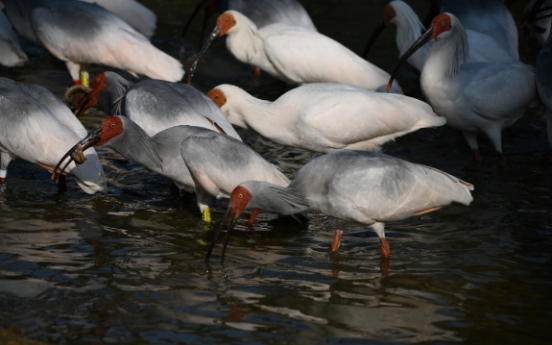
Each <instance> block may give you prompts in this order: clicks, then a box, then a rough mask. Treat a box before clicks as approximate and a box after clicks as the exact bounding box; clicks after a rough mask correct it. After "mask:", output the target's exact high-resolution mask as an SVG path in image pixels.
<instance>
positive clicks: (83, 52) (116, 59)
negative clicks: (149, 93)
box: [3, 0, 184, 84]
mask: <svg viewBox="0 0 552 345" xmlns="http://www.w3.org/2000/svg"><path fill="white" fill-rule="evenodd" d="M3 2H4V5H5V8H6V12H7V15H8V18H9V19H10V21H11V23H12V24H13V26H14V27H15V29H16V30H17V32H18V33H19V34H20V35H21V36H23V37H24V38H26V39H27V40H29V41H32V42H35V43H37V44H39V45H41V46H43V47H44V48H45V49H47V50H48V51H49V52H50V53H51V54H52V55H54V56H55V57H57V58H58V59H60V60H62V61H64V62H65V63H66V65H67V69H68V70H69V73H70V74H71V77H72V78H73V83H74V84H79V83H80V81H79V78H80V72H81V71H85V70H86V68H87V66H88V64H91V63H93V64H101V65H105V66H110V67H115V68H120V69H123V70H126V71H128V72H129V73H131V74H133V75H134V76H137V75H138V74H143V75H146V76H148V77H150V78H154V79H162V80H167V81H178V80H180V79H182V76H183V75H184V71H183V70H182V65H181V64H180V62H178V60H176V59H175V58H173V57H171V56H169V55H167V54H165V53H164V52H162V51H160V50H159V49H157V48H156V47H154V46H153V45H152V44H151V43H150V42H149V41H148V39H147V38H145V37H144V36H142V35H141V34H140V33H138V32H136V30H134V29H133V28H132V27H130V26H129V25H128V24H127V23H125V22H124V21H123V20H122V19H120V18H119V17H117V16H116V15H114V14H113V13H111V12H109V11H107V10H106V9H104V8H102V7H100V6H98V5H96V4H89V3H86V2H82V1H62V0H3Z"/></svg>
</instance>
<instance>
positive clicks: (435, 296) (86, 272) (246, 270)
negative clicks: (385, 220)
mask: <svg viewBox="0 0 552 345" xmlns="http://www.w3.org/2000/svg"><path fill="white" fill-rule="evenodd" d="M143 3H144V4H146V5H147V6H148V7H150V8H152V9H154V11H155V12H156V13H157V14H158V17H159V24H158V31H157V34H156V36H155V37H154V43H155V44H156V45H158V46H159V47H161V48H162V49H163V50H165V51H167V52H169V53H170V54H172V55H174V56H177V55H178V52H179V39H178V35H179V33H180V30H181V28H182V26H183V22H184V20H185V19H186V18H187V17H188V15H189V13H191V11H192V9H193V6H194V5H195V0H194V1H192V0H186V1H168V0H157V1H153V0H150V1H143ZM303 3H304V5H305V7H306V8H307V10H308V11H309V13H310V14H311V16H312V18H313V21H314V22H315V24H316V25H317V27H318V28H319V30H320V31H321V32H322V33H325V34H327V35H329V36H331V37H333V38H335V39H337V40H339V41H340V42H342V43H344V44H345V45H346V46H348V47H350V48H351V49H353V50H354V51H356V52H361V51H362V49H363V48H364V44H365V41H366V39H367V37H368V35H369V34H370V33H371V30H372V29H373V27H374V26H375V24H374V23H375V21H376V20H380V18H381V11H382V8H383V6H384V5H385V3H386V1H379V0H378V1H370V2H365V3H364V4H358V3H357V2H356V1H352V0H347V1H339V2H337V1H329V0H317V1H315V0H305V1H303ZM410 3H413V2H412V1H411V2H410ZM415 4H416V6H415V10H416V11H417V12H418V13H425V12H424V10H425V8H426V6H425V1H422V0H418V1H416V2H415ZM515 6H516V7H515V13H516V19H521V18H522V17H523V14H522V13H521V12H520V11H519V10H520V9H521V4H517V5H515ZM200 21H201V20H200V19H198V20H196V23H195V25H194V26H193V27H192V31H191V32H190V33H189V38H190V39H189V40H188V41H187V43H186V49H187V54H186V56H185V57H184V58H183V61H184V63H185V65H186V66H190V64H191V61H192V59H193V55H194V54H195V52H197V40H198V38H197V37H198V31H199V27H200ZM211 28H212V24H211V25H210V26H209V29H208V30H210V29H211ZM388 31H389V32H386V33H384V35H383V36H382V37H381V38H380V39H379V41H378V43H377V44H376V46H375V47H374V48H375V49H376V50H377V51H374V52H373V53H372V54H371V55H370V60H371V61H372V62H374V63H376V64H378V65H380V66H383V67H384V68H385V69H387V70H388V71H390V70H391V69H392V68H393V66H394V64H395V62H396V61H397V56H398V51H397V49H396V46H395V43H394V41H393V37H394V29H389V30H388ZM25 49H26V50H27V52H28V53H29V57H30V61H29V62H28V63H27V64H26V65H25V67H22V68H15V69H8V68H0V75H3V76H8V77H11V78H14V79H16V80H18V81H24V82H34V83H38V84H41V85H44V86H46V87H48V88H50V89H51V90H52V91H54V92H55V93H56V94H57V95H59V96H61V95H62V94H63V92H64V90H65V88H66V87H67V86H68V85H69V84H70V78H69V75H68V73H67V72H66V69H65V66H64V64H63V63H61V62H59V61H58V60H56V59H55V58H53V57H52V56H50V55H49V54H47V53H45V52H44V51H42V50H41V49H40V48H37V47H35V46H33V45H31V44H29V43H27V44H25ZM520 50H521V52H522V55H523V58H524V60H525V61H527V62H529V63H532V64H534V59H535V54H536V53H537V52H538V45H537V43H536V41H535V40H534V39H533V38H531V39H529V40H523V39H522V40H520ZM102 70H103V69H102V68H101V67H98V66H94V67H93V68H92V70H91V72H92V75H94V74H96V73H98V72H101V71H102ZM399 80H400V82H401V85H402V86H403V88H404V89H405V90H406V92H407V94H410V95H414V96H416V97H421V93H420V90H419V88H418V86H417V84H418V80H417V74H416V73H415V71H414V70H413V69H411V68H408V67H405V68H403V70H402V72H401V73H400V75H399ZM194 83H195V85H196V87H198V88H199V89H200V90H202V91H208V90H209V89H211V88H212V87H214V86H216V85H218V84H220V83H232V84H236V85H239V86H242V87H244V88H245V89H246V90H248V91H250V92H252V93H253V94H254V95H256V96H258V97H261V98H265V99H269V100H272V99H275V98H277V97H278V96H279V95H280V94H281V93H283V92H284V91H286V90H288V89H290V86H286V85H285V84H283V83H281V82H279V81H277V80H275V79H274V78H271V77H270V76H268V75H266V74H263V75H262V76H261V77H260V78H257V77H254V76H253V75H252V70H251V68H250V67H249V66H246V65H243V64H241V63H239V62H237V61H236V60H235V59H233V57H232V56H231V55H230V54H229V53H228V52H227V51H226V49H225V47H224V44H223V40H219V42H218V43H216V45H215V47H213V48H212V49H211V52H210V53H209V54H208V55H207V56H206V57H205V59H204V60H203V61H202V62H201V63H200V67H199V68H198V70H197V72H196V76H195V80H194ZM104 117H105V115H103V114H101V113H99V112H95V111H91V112H90V114H89V115H88V116H86V117H85V118H84V119H83V122H84V123H85V126H86V127H87V128H88V129H89V130H92V129H93V128H95V127H97V126H98V125H99V124H100V123H101V121H102V119H103V118H104ZM239 133H240V134H241V135H242V137H243V138H244V140H245V141H246V142H247V143H248V144H250V145H251V146H252V147H253V148H255V150H257V151H258V152H260V153H261V154H262V155H263V156H264V157H265V158H266V159H268V160H269V161H271V162H273V163H275V164H277V165H279V166H280V167H281V168H282V169H283V170H284V171H285V172H286V173H287V174H288V175H289V176H290V177H293V175H294V174H295V173H296V172H297V170H298V169H299V168H300V167H301V166H303V165H304V164H305V163H306V162H308V161H309V160H310V159H311V158H312V157H313V156H314V155H313V154H312V153H310V152H306V151H302V150H299V149H294V148H288V147H283V146H280V145H278V144H275V143H272V142H270V141H268V140H265V139H262V138H260V137H259V136H258V135H256V134H254V133H252V132H249V131H244V130H240V131H239ZM480 145H481V147H482V153H483V158H484V161H483V162H482V163H480V164H478V163H475V162H474V161H473V157H472V153H471V151H470V150H469V148H468V146H467V145H466V143H465V141H464V138H463V137H462V136H461V134H460V133H458V132H456V131H454V130H452V129H449V128H446V127H441V128H438V129H424V130H421V131H419V132H416V133H414V134H411V135H408V136H406V137H403V138H400V139H398V140H397V141H396V142H393V143H389V144H387V145H385V146H384V152H386V153H388V154H391V155H394V156H397V157H401V158H404V159H408V160H410V161H412V162H416V163H421V164H426V165H430V166H433V167H436V168H439V169H442V170H444V171H447V172H449V173H451V174H454V175H455V176H458V177H460V178H462V179H465V180H466V181H468V182H470V183H473V184H474V185H475V191H474V198H475V200H474V202H473V203H472V204H471V205H470V206H469V207H466V206H462V205H452V206H450V207H447V208H445V209H443V210H440V211H438V212H434V213H431V214H428V215H424V216H421V217H416V218H411V219H406V220H404V221H401V222H395V223H390V224H388V225H387V229H386V235H387V238H388V239H389V243H390V245H391V250H392V257H391V260H390V262H389V263H388V264H386V263H385V262H382V261H381V258H380V253H379V241H378V239H377V236H376V235H375V233H374V232H372V231H371V230H370V229H369V228H368V227H366V226H362V225H360V224H355V223H343V224H341V226H343V229H344V230H345V234H344V237H343V244H342V247H341V249H340V252H339V254H336V255H330V254H329V251H328V248H329V244H330V242H331V241H332V238H333V232H334V229H335V224H334V223H335V222H334V220H333V219H332V218H329V217H326V216H323V215H320V214H316V213H313V214H312V220H311V221H310V222H308V223H305V224H300V223H298V222H296V221H295V220H293V219H287V218H277V217H275V216H273V215H270V214H261V215H260V216H259V218H258V221H257V225H256V230H257V236H255V237H252V236H251V235H249V232H248V231H247V227H246V222H245V221H244V220H242V221H240V222H239V223H238V226H237V230H238V231H236V233H235V234H234V235H233V237H232V238H231V239H230V243H229V246H228V252H227V255H226V261H225V264H224V266H222V265H221V264H220V263H219V261H218V258H219V256H220V249H221V245H220V244H219V245H217V247H216V248H215V251H214V260H212V261H211V264H210V265H206V264H205V263H204V255H205V253H206V249H207V244H208V242H209V241H210V239H211V236H212V234H211V232H210V228H209V227H207V226H206V225H205V224H203V223H202V221H201V217H200V214H199V211H198V210H197V207H196V206H195V201H194V199H193V197H192V196H190V195H184V194H181V195H178V194H174V193H173V192H171V190H170V189H169V188H168V186H169V180H168V179H167V178H164V177H162V176H158V175H156V174H153V173H150V172H148V171H146V170H145V169H144V168H142V167H140V166H139V165H137V164H134V163H132V162H129V161H127V160H125V159H123V158H122V157H121V156H119V155H118V154H116V153H113V152H112V151H110V150H109V149H106V148H99V149H98V152H99V154H100V157H101V160H102V163H103V164H104V169H105V172H106V175H107V178H108V183H109V186H110V191H109V192H108V193H105V194H101V195H94V196H89V195H87V194H85V193H84V192H82V191H81V190H80V189H79V188H78V187H77V186H76V184H75V183H74V182H73V181H70V180H69V184H68V191H67V192H66V193H64V194H58V193H57V188H56V186H55V185H54V184H53V182H52V181H50V180H49V174H48V173H47V172H46V171H45V170H43V169H42V168H40V167H38V166H35V165H32V164H29V163H26V162H24V161H22V160H17V161H15V162H14V163H12V165H10V169H9V180H8V183H7V184H6V185H5V186H3V190H2V193H0V274H1V278H0V328H7V329H8V330H7V334H8V337H12V338H13V339H21V338H18V335H17V334H20V335H22V336H23V337H25V338H28V339H33V340H37V341H42V342H47V343H55V344H82V343H136V344H178V343H186V344H192V343H194V344H222V343H245V344H272V343H278V344H282V343H301V342H302V343H308V344H314V343H331V344H337V343H340V344H357V343H419V342H425V343H457V342H465V343H470V344H472V343H483V342H485V343H498V344H520V343H524V344H532V343H544V342H547V341H549V339H550V336H552V332H551V331H550V322H551V320H552V315H551V314H552V312H551V311H550V310H551V309H552V302H551V299H550V294H551V292H552V289H551V283H552V277H551V273H552V269H551V262H550V259H551V256H552V255H551V253H550V248H551V245H552V221H551V220H552V202H551V200H550V198H551V194H550V191H551V187H552V182H551V179H550V175H551V170H552V168H551V165H550V164H549V163H548V160H547V159H548V156H549V153H548V142H547V138H546V133H545V123H544V118H543V111H542V109H536V110H532V111H531V112H530V113H528V114H527V115H526V116H525V117H523V118H522V119H521V120H520V121H518V123H516V124H515V125H514V126H512V127H511V128H509V129H507V130H505V131H504V132H503V146H504V152H505V155H506V158H507V160H508V164H509V165H508V167H507V168H506V169H503V168H500V167H499V166H498V164H497V163H498V161H497V157H496V156H495V154H494V150H493V148H492V146H491V145H490V143H489V141H488V140H487V139H486V138H480ZM225 206H226V202H225V201H224V200H220V201H217V203H216V205H215V213H214V215H213V217H214V220H215V221H217V222H218V221H220V220H221V219H222V215H223V212H224V210H225ZM384 273H387V275H385V274H384ZM5 334H6V330H5V329H3V330H2V332H0V343H3V342H7V340H5V339H7V338H2V337H3V336H4V335H5Z"/></svg>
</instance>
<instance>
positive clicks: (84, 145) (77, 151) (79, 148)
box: [52, 127, 103, 183]
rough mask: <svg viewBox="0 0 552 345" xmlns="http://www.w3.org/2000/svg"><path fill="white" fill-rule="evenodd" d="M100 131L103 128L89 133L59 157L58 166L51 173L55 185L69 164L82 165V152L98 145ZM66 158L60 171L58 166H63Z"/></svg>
mask: <svg viewBox="0 0 552 345" xmlns="http://www.w3.org/2000/svg"><path fill="white" fill-rule="evenodd" d="M102 131H103V127H100V128H98V129H96V130H95V131H94V132H92V133H90V134H89V135H88V136H86V137H85V138H84V139H82V140H81V141H79V142H78V143H77V144H76V145H75V146H73V147H72V148H71V149H70V150H69V151H67V152H66V153H65V154H64V155H63V156H62V157H61V159H60V160H59V162H58V164H57V165H56V167H55V168H54V171H53V172H52V180H54V181H56V183H57V182H58V181H59V178H60V177H61V175H62V174H63V173H64V172H65V169H66V168H67V167H68V166H69V164H71V162H73V161H74V162H75V163H77V164H82V163H84V151H86V149H88V148H89V147H92V146H94V145H95V144H97V143H99V142H100V141H101V140H102ZM66 158H69V160H68V161H67V163H66V164H65V165H64V166H63V168H61V169H60V166H61V165H62V164H63V161H65V159H66Z"/></svg>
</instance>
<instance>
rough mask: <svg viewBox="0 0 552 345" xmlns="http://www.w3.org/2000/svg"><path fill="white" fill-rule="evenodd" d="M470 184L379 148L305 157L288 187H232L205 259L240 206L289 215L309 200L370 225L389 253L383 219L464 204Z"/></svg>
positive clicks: (317, 206)
mask: <svg viewBox="0 0 552 345" xmlns="http://www.w3.org/2000/svg"><path fill="white" fill-rule="evenodd" d="M472 190H473V185H471V184H469V183H467V182H464V181H462V180H460V179H458V178H456V177H454V176H451V175H449V174H447V173H444V172H442V171H440V170H437V169H434V168H430V167H427V166H423V165H418V164H413V163H409V162H406V161H403V160H401V159H398V158H394V157H390V156H387V155H384V154H381V153H375V152H366V151H351V150H342V151H337V152H333V153H330V154H327V155H324V156H320V157H317V158H315V159H313V160H312V161H310V162H309V163H307V164H306V165H305V166H304V167H303V168H302V169H301V170H299V172H298V173H297V176H296V177H295V179H294V180H293V181H292V182H291V183H290V185H289V187H287V188H283V187H278V186H273V185H270V184H268V183H266V182H259V181H247V182H244V183H242V184H240V185H239V186H238V187H237V188H236V189H234V191H233V192H232V195H231V196H230V204H229V206H228V211H227V212H226V216H225V220H224V221H223V222H222V223H221V226H220V227H218V229H217V231H216V233H215V236H214V238H213V242H212V243H211V246H210V248H209V251H208V253H207V260H208V259H209V256H210V254H211V251H212V248H213V247H214V244H215V242H216V240H217V237H218V235H219V233H220V230H221V229H222V224H224V223H228V224H229V228H228V234H227V239H226V241H225V242H226V243H227V241H228V236H229V234H230V232H231V230H232V227H233V225H234V223H235V221H236V220H237V218H238V217H239V216H240V215H241V214H242V212H243V211H244V210H246V209H252V208H256V209H260V210H262V211H268V212H274V213H278V214H282V215H289V214H294V213H299V212H304V211H306V210H307V209H308V208H309V205H310V208H311V209H312V210H315V211H318V212H321V213H323V214H326V215H329V216H332V217H336V218H339V219H343V220H346V221H356V222H360V223H364V224H368V225H370V226H371V227H372V229H373V230H374V231H375V232H376V234H377V235H378V237H379V239H380V242H381V248H380V251H381V254H382V256H384V257H389V255H390V247H389V243H388V242H387V240H386V239H385V231H384V223H387V222H391V221H398V220H401V219H404V218H408V217H411V216H415V215H421V214H425V213H428V212H432V211H436V210H438V209H440V208H442V207H443V206H446V205H448V204H450V203H452V202H458V203H461V204H464V205H469V204H470V202H471V201H472V200H473V198H472V195H471V193H470V191H472ZM304 200H306V201H307V202H305V201H304ZM226 243H225V247H226ZM222 260H224V249H223V256H222Z"/></svg>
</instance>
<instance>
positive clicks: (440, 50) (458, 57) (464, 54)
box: [422, 23, 469, 78]
mask: <svg viewBox="0 0 552 345" xmlns="http://www.w3.org/2000/svg"><path fill="white" fill-rule="evenodd" d="M458 25H459V27H454V26H453V28H452V29H451V32H450V35H449V37H446V38H444V39H437V40H435V43H433V45H432V47H431V49H430V50H429V53H428V55H427V59H426V62H425V65H424V70H423V72H422V78H424V76H423V75H424V74H425V75H426V76H427V75H428V74H431V75H433V76H435V77H438V78H454V77H456V76H457V75H458V72H459V71H460V65H462V64H463V63H466V62H467V61H468V51H469V46H468V40H467V38H466V32H465V31H464V28H462V27H461V25H460V24H459V23H458ZM426 66H427V67H426Z"/></svg>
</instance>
